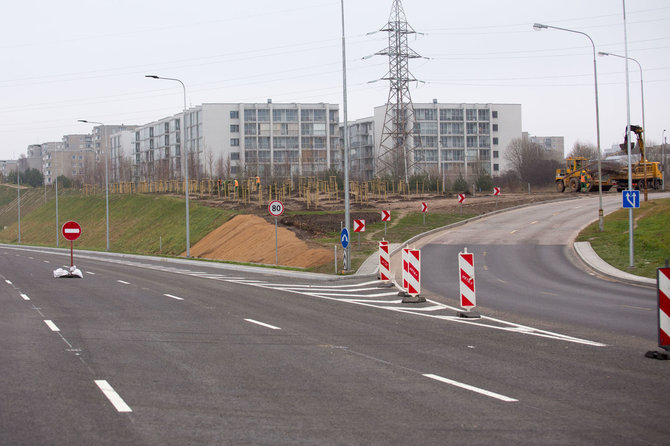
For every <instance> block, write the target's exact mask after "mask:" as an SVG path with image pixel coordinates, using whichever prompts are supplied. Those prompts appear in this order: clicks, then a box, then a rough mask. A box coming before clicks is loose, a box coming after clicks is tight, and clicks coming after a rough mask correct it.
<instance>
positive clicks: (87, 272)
mask: <svg viewBox="0 0 670 446" xmlns="http://www.w3.org/2000/svg"><path fill="white" fill-rule="evenodd" d="M86 274H90V275H92V276H95V273H92V272H90V271H86Z"/></svg>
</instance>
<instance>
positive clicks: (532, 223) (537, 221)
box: [529, 220, 539, 225]
mask: <svg viewBox="0 0 670 446" xmlns="http://www.w3.org/2000/svg"><path fill="white" fill-rule="evenodd" d="M536 223H539V220H535V221H531V222H530V223H529V224H531V225H534V224H536Z"/></svg>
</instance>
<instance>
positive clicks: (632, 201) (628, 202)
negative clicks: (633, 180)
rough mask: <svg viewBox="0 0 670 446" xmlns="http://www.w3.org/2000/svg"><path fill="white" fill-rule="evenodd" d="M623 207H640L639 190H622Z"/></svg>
mask: <svg viewBox="0 0 670 446" xmlns="http://www.w3.org/2000/svg"><path fill="white" fill-rule="evenodd" d="M622 199H623V207H624V209H629V208H639V207H640V191H639V190H625V191H623V192H622Z"/></svg>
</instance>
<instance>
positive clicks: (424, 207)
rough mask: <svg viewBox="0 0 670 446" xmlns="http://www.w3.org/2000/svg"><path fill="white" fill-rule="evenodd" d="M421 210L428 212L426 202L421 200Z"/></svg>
mask: <svg viewBox="0 0 670 446" xmlns="http://www.w3.org/2000/svg"><path fill="white" fill-rule="evenodd" d="M421 212H424V213H425V212H428V204H427V203H426V202H425V201H422V202H421Z"/></svg>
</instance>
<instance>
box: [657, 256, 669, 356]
mask: <svg viewBox="0 0 670 446" xmlns="http://www.w3.org/2000/svg"><path fill="white" fill-rule="evenodd" d="M656 282H657V286H658V346H659V347H661V348H663V349H665V350H670V268H659V269H658V272H657V279H656Z"/></svg>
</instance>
